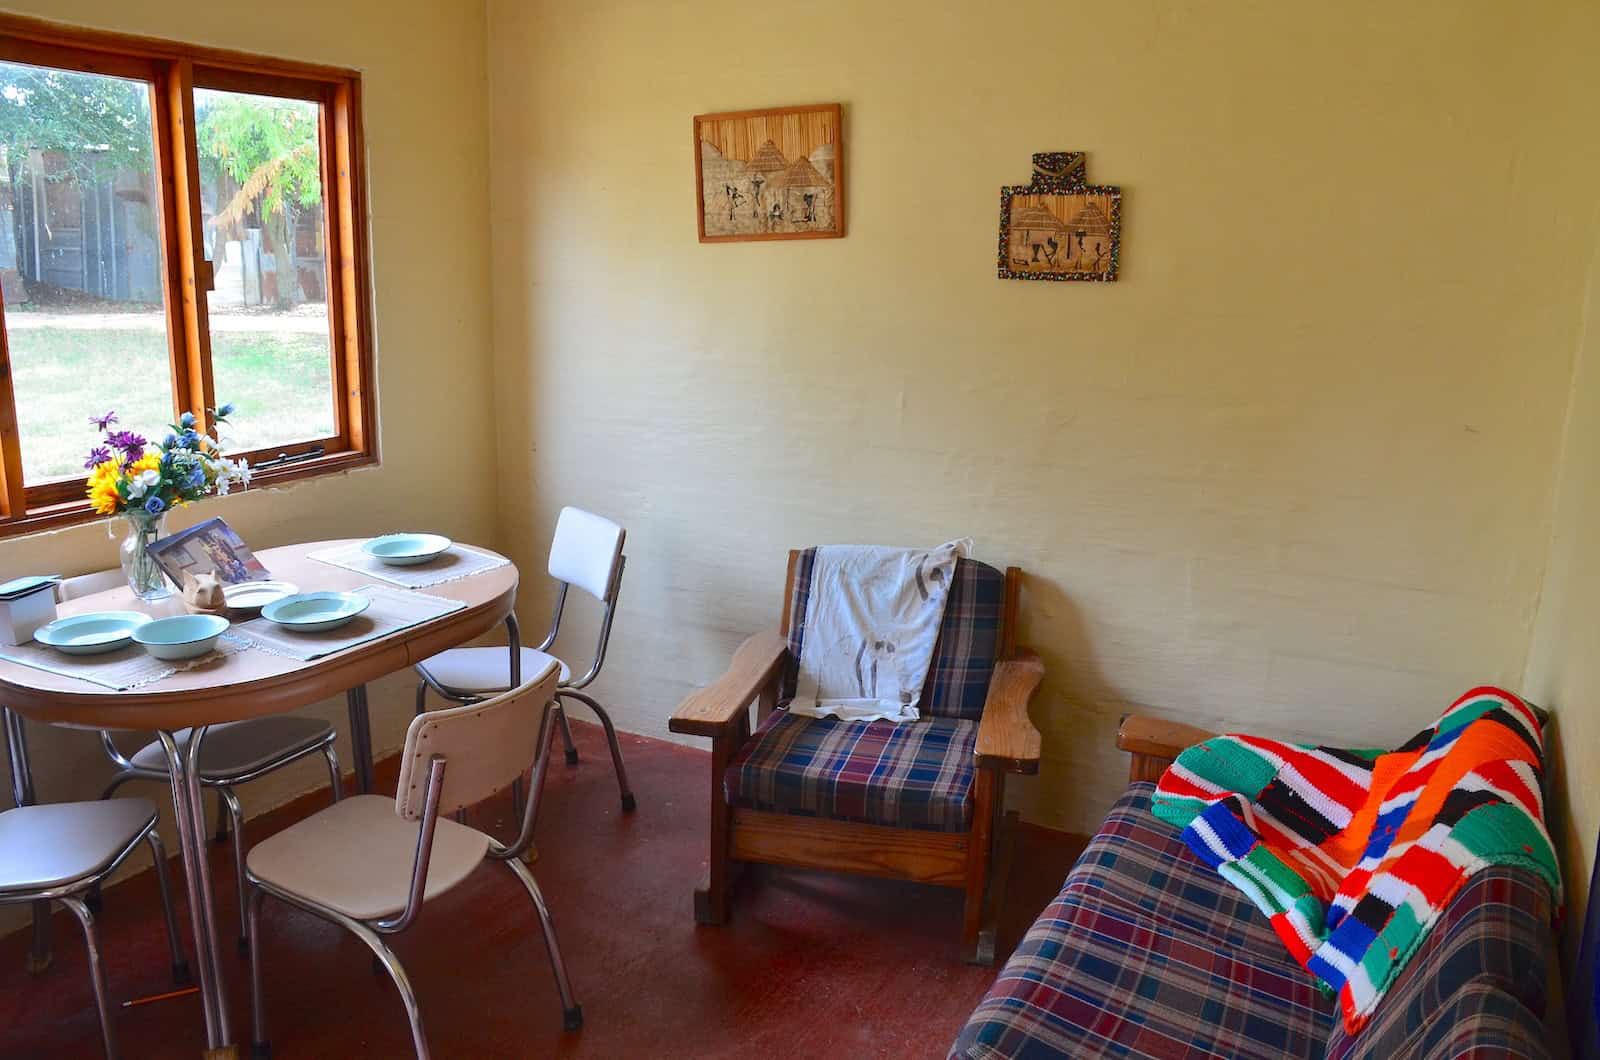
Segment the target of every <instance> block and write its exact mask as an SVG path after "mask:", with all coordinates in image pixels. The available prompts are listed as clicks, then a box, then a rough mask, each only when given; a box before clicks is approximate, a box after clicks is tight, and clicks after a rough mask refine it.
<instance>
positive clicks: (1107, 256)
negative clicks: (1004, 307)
mask: <svg viewBox="0 0 1600 1060" xmlns="http://www.w3.org/2000/svg"><path fill="white" fill-rule="evenodd" d="M1085 178H1086V168H1085V164H1084V156H1083V152H1081V151H1041V152H1039V153H1038V154H1036V155H1034V156H1033V183H1031V184H1026V185H1015V186H1012V187H1006V188H1001V189H1000V261H999V266H1000V278H1001V279H1003V280H1089V281H1101V282H1109V281H1112V280H1115V279H1116V278H1117V273H1118V271H1119V270H1120V268H1121V264H1122V189H1121V188H1115V187H1110V186H1107V185H1103V184H1090V183H1088V182H1087V180H1086V179H1085Z"/></svg>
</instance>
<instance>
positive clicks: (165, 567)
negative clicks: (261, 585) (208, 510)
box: [149, 519, 272, 585]
mask: <svg viewBox="0 0 1600 1060" xmlns="http://www.w3.org/2000/svg"><path fill="white" fill-rule="evenodd" d="M149 552H150V556H151V558H152V559H154V560H155V561H156V564H157V565H158V566H159V567H160V568H161V571H162V573H163V574H165V575H166V576H167V577H168V578H171V579H172V583H173V584H174V585H182V584H183V576H184V575H185V574H192V575H200V574H216V576H217V580H218V581H220V582H222V583H223V584H225V585H236V584H238V583H239V582H259V581H266V580H268V579H269V578H271V577H272V575H271V573H270V572H269V571H268V570H267V568H266V567H265V566H263V565H262V563H261V561H260V560H259V559H256V555H255V553H254V552H251V551H250V546H249V545H247V544H245V543H244V539H243V538H241V537H240V536H239V534H238V532H237V531H235V530H234V528H233V527H231V526H229V525H228V524H227V522H225V521H224V520H222V519H207V520H206V521H205V522H203V523H197V524H195V525H194V526H191V527H190V528H189V529H187V530H180V531H178V532H177V533H176V534H173V535H172V536H171V537H163V538H161V539H160V540H158V541H156V542H155V543H154V544H153V545H151V546H150V548H149Z"/></svg>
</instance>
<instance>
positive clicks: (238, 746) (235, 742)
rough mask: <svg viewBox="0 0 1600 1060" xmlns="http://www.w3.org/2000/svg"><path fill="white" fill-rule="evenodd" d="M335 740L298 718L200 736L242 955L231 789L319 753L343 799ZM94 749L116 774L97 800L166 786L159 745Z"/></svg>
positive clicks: (117, 574) (238, 827) (110, 580)
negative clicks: (234, 890) (131, 784)
mask: <svg viewBox="0 0 1600 1060" xmlns="http://www.w3.org/2000/svg"><path fill="white" fill-rule="evenodd" d="M125 584H127V583H126V580H125V578H124V575H123V573H122V571H121V570H108V571H98V572H96V573H94V574H84V575H80V576H78V577H76V578H68V579H66V580H65V581H63V582H62V583H61V584H60V586H59V589H58V592H59V595H60V597H61V599H62V600H72V599H76V598H77V597H81V596H89V595H90V594H92V593H98V592H104V591H105V590H107V589H114V588H116V587H117V586H119V585H125ZM189 732H190V730H188V729H180V730H179V731H178V732H177V733H175V734H174V735H176V736H177V739H178V747H179V748H180V749H182V748H184V747H187V746H188V744H189ZM337 737H338V734H337V733H336V732H335V731H334V728H333V726H332V725H330V724H329V723H328V722H326V721H324V720H322V719H321V718H312V717H307V716H305V715H301V714H270V715H267V716H265V717H260V718H248V719H245V720H244V721H230V722H224V723H222V724H220V725H212V726H211V727H209V728H208V729H207V730H206V738H205V741H204V742H203V743H202V744H201V745H200V783H201V784H202V785H204V786H205V787H208V788H215V789H216V792H217V835H216V839H217V842H219V843H220V842H222V841H223V840H224V839H226V838H227V837H228V834H229V833H230V832H231V833H232V835H233V864H234V867H235V869H236V870H237V872H238V878H239V930H240V932H241V934H240V936H239V948H240V950H243V949H244V946H245V939H244V935H243V934H242V932H243V931H244V912H245V886H244V808H243V807H242V806H241V805H240V804H239V797H238V796H237V795H236V794H234V791H233V789H234V788H235V787H236V786H237V785H240V784H245V783H248V782H250V781H252V780H255V779H257V778H259V777H264V776H266V775H267V774H268V773H272V772H276V771H277V770H279V769H282V768H283V767H284V766H286V765H289V764H290V763H291V762H295V761H298V760H299V759H301V758H305V757H306V756H308V755H313V754H316V753H318V752H321V754H322V757H323V759H324V761H325V762H326V763H327V766H328V780H329V783H330V784H331V786H332V788H333V800H334V801H335V802H337V801H339V798H340V796H341V795H342V794H343V789H342V785H341V784H340V780H339V756H338V753H337V752H336V751H335V750H334V741H335V740H336V739H337ZM100 744H101V746H102V748H104V750H105V753H106V757H107V758H109V759H111V762H112V764H113V765H115V766H116V767H117V773H116V775H115V776H114V777H112V778H111V783H109V784H108V785H106V789H105V792H104V793H103V794H102V795H101V796H100V797H101V798H102V799H109V798H110V797H111V796H112V795H113V794H115V793H116V790H117V789H118V788H119V787H121V786H122V785H123V784H126V783H127V782H128V781H130V780H159V781H163V782H170V781H171V775H170V774H169V773H168V772H167V754H166V751H165V750H164V749H163V748H162V746H161V741H159V740H151V741H150V742H149V743H147V744H145V745H144V746H143V747H141V748H140V749H139V750H138V751H136V752H134V753H133V754H132V755H126V754H124V753H123V752H122V749H121V748H119V747H118V746H117V745H116V742H115V741H114V740H112V738H111V734H110V733H109V732H107V731H106V730H104V729H102V730H100Z"/></svg>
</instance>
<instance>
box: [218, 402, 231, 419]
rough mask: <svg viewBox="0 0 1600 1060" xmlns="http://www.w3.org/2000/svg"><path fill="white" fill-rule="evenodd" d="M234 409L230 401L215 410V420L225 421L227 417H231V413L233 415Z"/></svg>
mask: <svg viewBox="0 0 1600 1060" xmlns="http://www.w3.org/2000/svg"><path fill="white" fill-rule="evenodd" d="M234 408H235V406H234V404H233V402H231V401H230V402H228V403H227V404H226V405H223V406H221V407H220V408H218V409H217V419H219V420H225V419H227V418H228V417H229V416H232V415H233V413H234Z"/></svg>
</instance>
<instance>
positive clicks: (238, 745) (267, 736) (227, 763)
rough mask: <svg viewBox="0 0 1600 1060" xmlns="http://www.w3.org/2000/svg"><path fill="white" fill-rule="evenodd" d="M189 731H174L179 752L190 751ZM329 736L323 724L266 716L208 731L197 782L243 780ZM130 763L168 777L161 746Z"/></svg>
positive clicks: (152, 746)
mask: <svg viewBox="0 0 1600 1060" xmlns="http://www.w3.org/2000/svg"><path fill="white" fill-rule="evenodd" d="M191 731H192V730H190V729H180V730H179V731H178V733H177V737H178V746H179V747H182V748H186V747H188V746H189V733H190V732H191ZM332 733H333V726H332V725H330V724H328V723H327V722H326V721H323V720H322V719H321V718H312V717H307V716H305V715H302V714H271V715H268V716H266V717H262V718H248V719H246V720H244V721H230V722H226V723H224V724H222V725H213V726H211V727H210V728H209V729H207V730H206V738H205V740H203V741H202V742H201V744H200V776H201V777H202V779H205V780H216V781H226V780H227V779H228V778H230V777H242V776H245V775H246V774H249V773H254V772H256V771H257V770H261V769H266V768H269V767H270V766H272V765H273V764H274V763H276V762H281V761H284V760H286V759H290V758H294V757H295V756H296V755H300V754H304V753H305V752H307V751H309V750H311V749H312V748H314V747H317V746H319V745H321V743H322V742H323V741H324V740H326V739H327V738H328V737H329V736H330V735H332ZM129 761H130V762H132V763H133V765H134V768H136V769H142V770H149V771H152V772H156V773H160V774H161V775H162V776H166V774H167V753H166V751H165V750H163V749H162V747H161V741H160V740H151V741H150V742H149V743H147V744H145V745H144V746H143V747H141V748H139V752H138V753H137V754H135V755H134V756H133V757H132V758H130V759H129Z"/></svg>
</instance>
